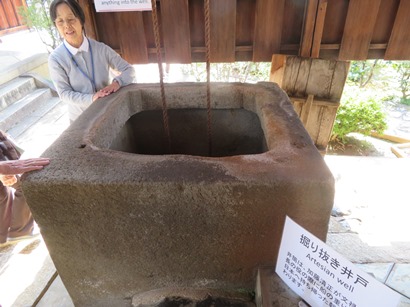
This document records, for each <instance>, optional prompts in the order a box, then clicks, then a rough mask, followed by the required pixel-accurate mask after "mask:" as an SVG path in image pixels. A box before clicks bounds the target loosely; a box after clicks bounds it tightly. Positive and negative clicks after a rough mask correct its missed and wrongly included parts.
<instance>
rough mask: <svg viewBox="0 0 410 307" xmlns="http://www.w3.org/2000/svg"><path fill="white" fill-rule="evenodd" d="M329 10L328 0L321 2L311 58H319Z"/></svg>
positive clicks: (321, 0)
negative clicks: (327, 10)
mask: <svg viewBox="0 0 410 307" xmlns="http://www.w3.org/2000/svg"><path fill="white" fill-rule="evenodd" d="M326 9H327V0H320V1H319V7H318V10H317V17H316V25H315V33H314V35H313V43H312V51H311V54H310V56H311V57H312V58H318V57H319V52H320V44H321V43H322V35H323V28H324V26H325V17H326Z"/></svg>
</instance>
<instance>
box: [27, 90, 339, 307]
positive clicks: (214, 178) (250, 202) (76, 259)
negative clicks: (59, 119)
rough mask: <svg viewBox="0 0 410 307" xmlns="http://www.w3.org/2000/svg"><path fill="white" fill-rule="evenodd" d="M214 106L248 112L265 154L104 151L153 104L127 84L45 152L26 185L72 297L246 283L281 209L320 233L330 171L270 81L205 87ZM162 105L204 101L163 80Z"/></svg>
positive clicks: (94, 299)
mask: <svg viewBox="0 0 410 307" xmlns="http://www.w3.org/2000/svg"><path fill="white" fill-rule="evenodd" d="M211 93H212V98H211V99H212V108H214V109H235V108H243V109H245V110H248V111H251V112H254V113H255V114H257V116H258V118H259V120H260V124H261V127H262V130H263V133H264V137H265V140H266V146H267V151H266V152H263V153H260V154H252V155H237V156H229V157H206V156H192V155H184V154H175V155H142V154H133V153H126V152H121V151H118V150H113V149H110V148H111V146H112V142H113V140H114V139H116V140H117V136H118V134H119V133H120V131H121V129H122V127H123V126H124V123H125V122H126V121H127V120H128V119H129V118H130V117H131V116H132V115H134V114H136V113H138V112H142V111H144V110H160V109H161V99H160V89H159V86H158V85H157V84H155V85H131V86H128V87H126V88H123V89H122V90H121V91H119V92H117V93H116V94H113V95H110V96H108V97H106V98H103V99H101V100H99V101H98V103H95V104H93V105H92V106H91V107H90V108H89V109H87V110H86V111H85V112H84V113H83V114H82V116H80V118H79V119H78V120H77V121H75V122H74V123H73V124H72V125H71V126H70V127H69V128H68V129H67V130H66V131H65V132H64V133H63V134H62V135H61V136H60V138H59V139H58V140H57V141H56V142H55V143H54V144H53V145H52V146H51V147H50V148H49V149H48V150H47V151H46V152H45V153H44V156H47V157H49V158H51V161H52V162H51V164H50V165H49V166H47V168H45V169H44V170H43V171H41V172H35V173H31V174H29V175H27V176H25V178H24V180H23V189H24V192H25V195H26V197H27V199H28V202H29V203H30V207H31V209H32V211H33V215H34V217H35V219H36V221H37V222H38V224H39V226H40V228H41V232H42V235H43V237H44V240H45V242H46V244H47V247H48V249H49V252H50V255H51V257H52V259H53V261H54V264H55V266H56V268H57V270H58V272H59V274H60V276H61V279H62V281H63V282H64V285H65V286H66V288H67V290H68V292H69V294H70V296H71V298H72V299H73V302H74V304H75V305H76V306H129V305H130V304H131V298H132V297H133V296H134V295H136V294H139V293H143V292H146V291H150V290H154V289H161V288H174V287H191V288H194V289H195V288H212V289H224V290H237V289H253V288H254V286H255V279H256V271H257V268H258V267H259V266H261V265H271V266H274V265H275V263H276V259H277V253H278V250H279V245H280V240H281V236H282V229H283V225H284V221H285V216H286V215H288V216H289V217H291V218H292V219H293V220H295V221H296V222H297V223H298V224H300V225H301V226H302V227H304V228H306V229H307V230H308V231H310V232H311V233H313V234H314V235H316V236H317V237H319V238H320V239H322V240H323V241H325V240H326V234H327V230H328V223H329V217H330V211H331V208H332V204H333V197H334V179H333V176H332V174H331V173H330V171H329V169H328V168H327V166H326V164H325V163H324V160H323V158H322V156H321V155H320V154H319V152H318V151H317V150H316V148H315V146H314V144H313V142H312V140H311V139H310V137H309V135H308V134H307V132H306V130H305V129H304V128H303V125H302V123H301V122H300V120H299V118H298V116H297V115H296V113H295V112H294V110H293V107H292V105H291V103H290V102H289V99H288V97H287V96H286V94H285V93H284V92H283V91H282V90H280V89H279V87H278V86H276V85H275V84H273V83H263V84H258V85H250V84H232V83H229V84H223V83H222V84H219V83H215V84H212V86H211ZM166 95H167V105H168V108H170V109H190V108H194V109H195V108H202V109H204V108H205V107H206V87H205V84H198V83H195V84H186V83H182V84H169V85H167V86H166Z"/></svg>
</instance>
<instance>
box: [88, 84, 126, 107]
mask: <svg viewBox="0 0 410 307" xmlns="http://www.w3.org/2000/svg"><path fill="white" fill-rule="evenodd" d="M120 87H121V86H120V85H119V83H118V82H117V81H115V80H114V81H113V83H111V84H110V85H108V86H106V87H104V88H103V89H101V90H99V91H98V92H97V93H95V94H94V96H93V102H94V101H96V100H97V99H98V98H102V97H105V96H108V95H110V94H112V93H115V92H116V91H118V90H119V89H120Z"/></svg>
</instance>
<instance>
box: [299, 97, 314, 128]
mask: <svg viewBox="0 0 410 307" xmlns="http://www.w3.org/2000/svg"><path fill="white" fill-rule="evenodd" d="M313 99H314V96H313V95H308V98H307V99H306V103H305V105H304V107H303V109H302V114H301V116H300V120H301V121H302V123H303V125H305V127H306V126H307V123H308V121H309V115H310V109H311V108H312V104H313Z"/></svg>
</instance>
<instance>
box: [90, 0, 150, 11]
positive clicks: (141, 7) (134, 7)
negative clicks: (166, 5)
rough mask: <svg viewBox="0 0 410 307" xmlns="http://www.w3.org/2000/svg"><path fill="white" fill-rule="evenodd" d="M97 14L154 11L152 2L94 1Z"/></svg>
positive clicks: (124, 0) (126, 0)
mask: <svg viewBox="0 0 410 307" xmlns="http://www.w3.org/2000/svg"><path fill="white" fill-rule="evenodd" d="M94 4H95V10H96V11H97V12H128V11H152V6H151V0H94Z"/></svg>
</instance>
